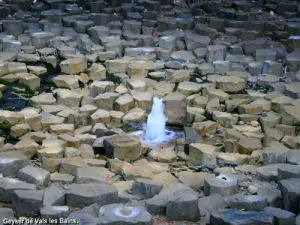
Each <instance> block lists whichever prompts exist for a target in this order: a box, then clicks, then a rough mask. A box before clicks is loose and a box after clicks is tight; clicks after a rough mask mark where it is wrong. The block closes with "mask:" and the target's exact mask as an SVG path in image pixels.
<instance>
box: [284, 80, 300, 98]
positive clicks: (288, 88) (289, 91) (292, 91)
mask: <svg viewBox="0 0 300 225" xmlns="http://www.w3.org/2000/svg"><path fill="white" fill-rule="evenodd" d="M299 87H300V82H293V83H291V84H285V93H286V95H288V96H289V97H291V98H295V99H298V98H300V93H299Z"/></svg>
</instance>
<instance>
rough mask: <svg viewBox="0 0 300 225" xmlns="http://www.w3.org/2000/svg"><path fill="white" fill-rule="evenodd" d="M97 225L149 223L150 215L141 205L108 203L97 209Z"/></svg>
mask: <svg viewBox="0 0 300 225" xmlns="http://www.w3.org/2000/svg"><path fill="white" fill-rule="evenodd" d="M99 221H100V223H99V225H114V224H124V225H130V224H141V225H151V224H152V216H151V215H150V213H148V212H147V211H146V210H145V209H144V208H143V207H135V206H125V205H122V204H110V205H105V206H102V207H101V208H100V209H99Z"/></svg>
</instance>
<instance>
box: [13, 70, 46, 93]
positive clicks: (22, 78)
mask: <svg viewBox="0 0 300 225" xmlns="http://www.w3.org/2000/svg"><path fill="white" fill-rule="evenodd" d="M16 77H18V80H19V84H23V85H25V86H26V87H27V88H28V89H29V90H30V91H36V90H38V89H39V88H40V85H41V84H40V82H41V79H40V78H39V77H38V76H36V75H34V74H31V73H17V74H16Z"/></svg>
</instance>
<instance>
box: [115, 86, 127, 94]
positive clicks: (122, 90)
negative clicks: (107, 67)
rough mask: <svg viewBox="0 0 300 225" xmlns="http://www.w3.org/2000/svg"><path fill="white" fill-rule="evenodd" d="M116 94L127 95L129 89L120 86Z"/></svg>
mask: <svg viewBox="0 0 300 225" xmlns="http://www.w3.org/2000/svg"><path fill="white" fill-rule="evenodd" d="M115 92H117V93H119V94H126V93H127V92H128V89H127V88H126V87H124V85H123V84H120V85H119V86H118V87H116V89H115Z"/></svg>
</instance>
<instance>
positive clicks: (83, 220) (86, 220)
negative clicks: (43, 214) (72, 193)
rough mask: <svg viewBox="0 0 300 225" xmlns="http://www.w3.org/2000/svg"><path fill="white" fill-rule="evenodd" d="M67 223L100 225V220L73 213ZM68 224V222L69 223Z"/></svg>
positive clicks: (84, 214) (87, 215)
mask: <svg viewBox="0 0 300 225" xmlns="http://www.w3.org/2000/svg"><path fill="white" fill-rule="evenodd" d="M66 221H74V222H75V223H79V224H89V225H99V224H100V223H99V219H98V218H96V217H94V216H92V215H90V214H88V213H82V212H73V213H71V214H70V215H69V217H68V218H67V219H66ZM67 223H68V222H67Z"/></svg>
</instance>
